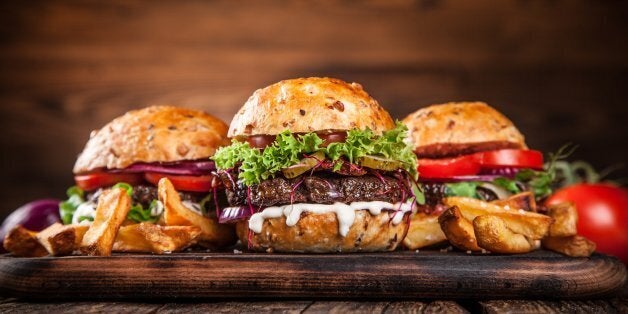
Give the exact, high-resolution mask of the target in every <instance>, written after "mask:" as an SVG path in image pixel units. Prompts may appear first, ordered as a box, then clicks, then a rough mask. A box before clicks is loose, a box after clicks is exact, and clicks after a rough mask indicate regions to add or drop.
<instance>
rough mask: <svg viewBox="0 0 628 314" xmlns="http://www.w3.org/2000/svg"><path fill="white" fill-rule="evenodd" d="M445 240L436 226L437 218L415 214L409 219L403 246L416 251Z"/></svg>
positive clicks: (437, 225) (438, 226)
mask: <svg viewBox="0 0 628 314" xmlns="http://www.w3.org/2000/svg"><path fill="white" fill-rule="evenodd" d="M445 240H447V238H446V237H445V234H444V233H443V231H442V230H441V228H440V225H439V224H438V216H436V215H427V214H425V213H416V214H415V215H414V216H413V217H412V218H411V221H410V228H409V229H408V234H407V235H406V237H405V238H404V239H403V245H404V246H405V247H406V248H408V249H410V250H416V249H420V248H422V247H426V246H430V245H434V244H437V243H441V242H444V241H445Z"/></svg>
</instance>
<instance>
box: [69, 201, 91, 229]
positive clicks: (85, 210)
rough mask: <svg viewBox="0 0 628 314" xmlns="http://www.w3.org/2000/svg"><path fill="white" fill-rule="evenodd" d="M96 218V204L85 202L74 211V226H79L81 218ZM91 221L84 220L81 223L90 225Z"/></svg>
mask: <svg viewBox="0 0 628 314" xmlns="http://www.w3.org/2000/svg"><path fill="white" fill-rule="evenodd" d="M95 216H96V203H94V202H85V203H83V204H81V205H79V206H78V207H77V208H76V211H74V215H72V224H79V218H81V217H91V218H94V217H95ZM90 223H91V221H89V220H87V219H84V220H83V221H81V222H80V224H90Z"/></svg>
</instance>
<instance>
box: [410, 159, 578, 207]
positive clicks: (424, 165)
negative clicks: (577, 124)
mask: <svg viewBox="0 0 628 314" xmlns="http://www.w3.org/2000/svg"><path fill="white" fill-rule="evenodd" d="M566 149H567V147H564V148H561V149H560V150H559V151H558V152H557V153H556V154H550V160H549V162H548V163H545V164H544V163H543V155H542V154H541V152H539V151H534V150H526V149H498V150H489V151H479V152H475V153H473V154H467V155H460V156H455V157H446V158H423V159H419V172H420V174H421V179H422V180H421V181H422V182H421V184H420V185H421V188H422V190H423V192H424V195H425V204H424V205H425V206H423V207H422V209H423V210H424V211H425V212H428V213H438V212H440V211H442V210H444V209H445V208H444V207H443V205H442V199H443V198H445V197H449V196H463V197H470V198H476V199H480V200H483V201H487V202H490V201H494V200H499V199H506V198H509V197H511V196H513V195H515V194H519V193H522V192H530V193H532V195H533V196H534V198H535V199H536V200H537V201H541V200H543V199H544V198H546V197H547V196H549V195H550V194H551V193H552V188H553V184H554V183H555V182H556V161H557V160H558V159H561V158H564V157H566V156H568V155H569V154H570V152H566V151H565V150H566ZM541 209H542V208H541Z"/></svg>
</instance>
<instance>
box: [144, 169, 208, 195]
mask: <svg viewBox="0 0 628 314" xmlns="http://www.w3.org/2000/svg"><path fill="white" fill-rule="evenodd" d="M144 177H145V178H146V181H148V182H150V183H152V184H154V185H157V184H158V183H159V180H160V179H161V178H168V179H169V180H170V182H172V185H174V188H175V189H177V190H180V191H188V192H208V191H211V190H212V188H213V187H214V184H213V182H214V178H215V177H214V176H213V175H206V176H177V175H169V174H163V173H157V172H147V173H146V174H145V175H144Z"/></svg>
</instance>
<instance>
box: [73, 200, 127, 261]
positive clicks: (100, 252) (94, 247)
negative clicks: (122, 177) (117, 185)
mask: <svg viewBox="0 0 628 314" xmlns="http://www.w3.org/2000/svg"><path fill="white" fill-rule="evenodd" d="M130 208H131V198H130V197H129V195H127V192H126V190H124V189H110V190H106V191H104V192H103V193H102V195H101V196H100V198H99V199H98V207H97V208H96V215H95V217H94V221H93V222H92V225H91V226H90V227H89V229H88V230H87V232H86V233H85V236H83V240H82V241H81V246H80V250H81V252H83V253H84V254H87V255H95V256H109V255H111V249H112V247H113V243H114V240H115V238H116V234H117V233H118V229H119V228H120V225H122V222H124V220H125V219H126V216H127V214H128V213H129V209H130Z"/></svg>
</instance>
